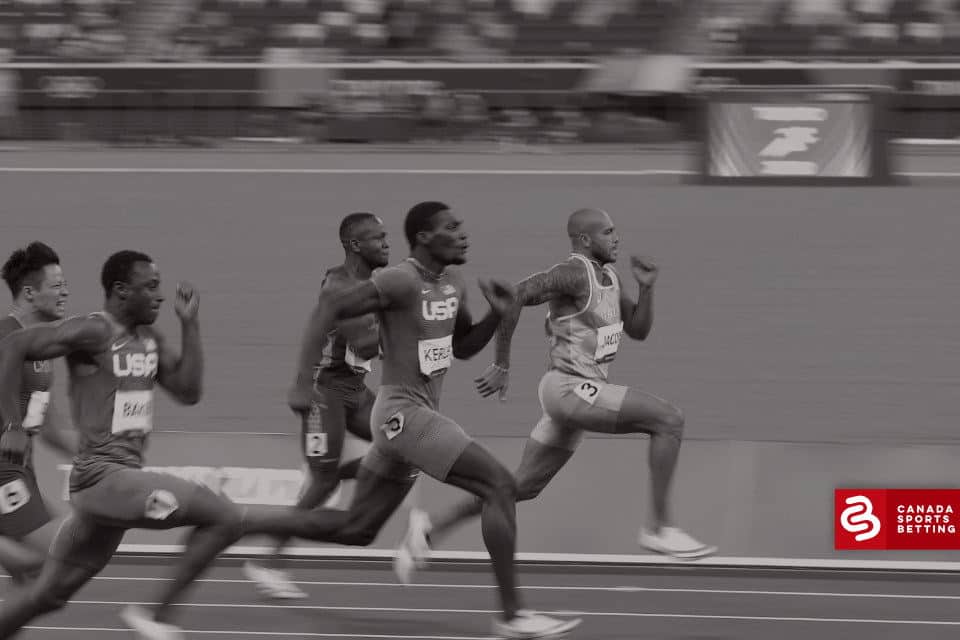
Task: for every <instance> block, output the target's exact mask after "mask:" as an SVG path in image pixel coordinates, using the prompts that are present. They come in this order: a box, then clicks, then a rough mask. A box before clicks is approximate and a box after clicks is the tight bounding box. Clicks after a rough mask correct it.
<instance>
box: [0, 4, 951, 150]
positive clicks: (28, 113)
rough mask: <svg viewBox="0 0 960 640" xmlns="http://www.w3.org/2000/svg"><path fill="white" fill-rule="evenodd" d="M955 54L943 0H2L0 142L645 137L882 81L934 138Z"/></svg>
mask: <svg viewBox="0 0 960 640" xmlns="http://www.w3.org/2000/svg"><path fill="white" fill-rule="evenodd" d="M958 54H960V0H151V1H149V2H147V1H145V0H140V1H133V0H0V68H2V71H0V139H6V140H16V139H20V140H61V141H71V140H73V141H77V140H94V141H98V142H104V143H113V144H120V143H127V144H169V143H174V144H183V145H212V144H222V143H224V142H227V141H234V142H237V141H241V142H242V141H248V142H249V141H272V142H274V143H282V144H288V143H291V142H293V143H298V144H304V143H323V142H330V141H334V142H337V141H353V142H371V141H381V142H409V141H417V140H426V141H440V140H454V141H464V140H497V141H511V142H518V143H522V144H537V143H541V144H546V143H550V144H563V143H575V142H638V143H656V142H664V141H670V140H678V139H688V138H690V137H692V136H694V135H695V126H694V123H695V117H694V110H693V109H692V108H691V104H690V97H691V92H693V91H694V90H696V89H697V88H698V87H701V86H703V84H704V82H707V81H710V82H713V83H714V84H715V83H716V82H722V83H726V84H730V83H733V84H746V83H750V84H783V83H790V84H804V83H808V82H812V81H816V82H819V83H824V82H826V83H830V84H836V83H845V82H857V83H864V82H869V83H873V84H885V85H890V86H894V87H896V88H897V89H899V93H898V97H899V98H900V99H901V101H902V103H901V104H898V105H896V106H897V108H898V109H899V111H900V115H901V116H902V117H901V118H899V119H897V120H896V122H895V124H894V125H893V126H894V127H895V128H896V135H897V136H901V137H903V136H906V137H912V136H921V137H925V138H937V139H944V138H952V137H954V136H955V135H956V134H957V131H956V125H955V122H954V116H953V115H952V114H951V113H949V111H950V110H952V108H953V106H954V104H953V101H955V99H956V94H958V93H960V89H958V87H960V81H956V82H954V81H952V80H951V78H952V77H953V75H955V69H954V68H953V67H952V65H951V60H955V59H956V57H957V55H958ZM838 62H843V63H846V64H840V65H838V64H837V63H838ZM64 64H67V65H69V66H63V65H64ZM224 65H226V66H224ZM465 65H467V66H465ZM850 65H852V66H850ZM904 65H909V66H907V67H905V66H904ZM904 69H906V71H905V70H904ZM765 70H766V71H765ZM758 71H759V73H760V74H761V75H757V74H758ZM917 110H921V111H928V112H929V111H934V112H935V113H923V114H918V113H917ZM360 119H362V120H363V125H362V126H358V120H360Z"/></svg>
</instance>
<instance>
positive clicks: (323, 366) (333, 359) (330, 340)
mask: <svg viewBox="0 0 960 640" xmlns="http://www.w3.org/2000/svg"><path fill="white" fill-rule="evenodd" d="M329 275H330V271H327V272H326V273H325V274H324V276H323V281H324V283H325V282H326V280H327V277H328V276H329ZM321 286H323V285H322V284H321ZM363 319H364V320H365V321H367V323H368V326H367V329H368V331H369V332H370V334H371V335H372V336H374V337H376V335H377V334H379V332H380V324H379V322H378V321H377V316H376V314H373V313H370V314H367V315H365V316H363ZM372 363H373V361H372V360H363V359H362V358H360V356H358V355H357V354H356V353H355V352H354V350H353V349H352V348H351V347H350V345H349V344H347V341H346V339H345V338H344V337H343V336H342V335H341V334H340V332H339V331H337V330H336V329H334V330H333V331H331V332H330V333H329V334H327V343H326V344H325V345H324V347H323V355H322V356H321V358H320V362H319V363H318V364H317V366H316V368H315V370H314V378H316V376H317V375H318V374H319V373H320V372H321V371H325V372H328V373H331V374H333V375H335V376H336V377H340V376H344V377H359V378H360V379H361V380H362V378H363V377H364V376H365V375H366V374H368V373H370V371H372V370H373V365H372Z"/></svg>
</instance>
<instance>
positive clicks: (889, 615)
mask: <svg viewBox="0 0 960 640" xmlns="http://www.w3.org/2000/svg"><path fill="white" fill-rule="evenodd" d="M290 568H291V570H292V571H293V572H294V575H295V577H296V578H297V579H298V580H299V581H300V583H301V585H302V586H304V588H305V589H306V591H307V592H308V593H309V598H307V599H306V600H303V601H293V602H287V603H273V602H266V601H263V600H261V599H260V598H258V596H257V595H256V594H255V592H254V589H253V587H252V585H251V584H250V583H248V582H247V581H246V580H244V578H243V576H242V574H241V571H240V568H239V564H238V562H237V561H235V560H232V559H226V560H223V561H222V562H220V563H219V564H218V565H217V567H216V568H214V569H213V570H211V571H210V572H209V573H208V574H207V576H206V577H205V579H204V580H203V581H202V582H200V583H199V584H198V585H197V586H196V587H195V589H194V590H193V591H192V592H191V593H190V594H189V598H188V602H187V603H186V604H184V606H183V607H182V609H181V610H180V617H179V620H178V622H179V623H180V624H182V625H183V627H184V629H185V630H186V631H187V633H188V637H192V638H201V637H202V638H214V639H216V638H256V639H264V640H266V639H269V638H356V639H363V638H384V639H387V638H391V639H396V640H422V639H434V640H446V639H449V640H468V639H472V638H477V639H480V638H483V639H487V638H492V637H493V635H492V633H491V631H490V620H491V617H492V616H493V615H494V608H495V595H496V594H495V591H494V589H493V588H492V586H491V575H490V572H489V570H488V568H487V567H486V566H484V565H483V564H463V563H456V564H454V563H444V564H439V565H436V566H435V567H434V568H432V569H431V570H429V571H427V572H424V573H422V574H420V577H419V584H417V585H415V586H408V587H404V586H401V585H398V584H397V583H396V581H395V579H394V576H393V573H392V572H391V570H390V566H389V564H388V563H385V562H381V561H369V562H356V561H292V562H291V564H290ZM167 571H168V569H167V566H166V564H165V563H164V562H158V561H157V560H156V559H146V558H126V559H122V560H119V561H117V562H115V563H114V564H112V565H111V566H110V567H108V568H107V570H106V571H104V573H103V574H102V576H100V577H99V578H97V579H96V580H94V581H93V582H92V583H91V584H90V585H88V586H87V587H86V588H85V589H83V590H82V591H81V592H80V593H79V594H78V595H77V597H76V598H75V600H74V602H72V603H71V604H70V605H68V606H67V607H66V608H65V609H64V610H63V611H61V612H59V613H56V614H54V615H50V616H46V617H44V618H42V619H39V620H36V621H34V623H33V625H32V626H31V627H30V628H29V630H27V631H26V632H25V633H23V634H22V638H23V639H24V640H51V639H54V638H66V637H70V638H73V639H77V638H79V639H81V640H93V639H95V638H127V637H130V638H132V637H134V636H133V634H132V632H130V631H127V630H125V629H123V625H122V623H121V622H120V620H119V618H118V616H117V613H118V611H119V609H120V608H121V607H122V606H123V605H124V604H125V603H128V602H140V603H149V602H151V601H153V599H154V598H155V596H156V593H157V590H158V589H159V587H160V586H161V580H163V577H164V576H165V575H166V574H167ZM520 580H521V584H522V585H523V587H524V598H525V600H526V602H525V604H526V605H527V606H529V607H531V608H535V609H538V610H542V611H552V612H556V613H557V614H558V615H576V616H580V617H582V618H583V624H582V625H581V626H580V627H579V628H578V629H577V630H575V631H574V632H573V633H571V634H569V635H568V636H567V637H568V638H571V639H583V640H587V639H589V640H614V639H617V640H635V639H638V638H669V639H687V640H689V639H692V638H696V639H698V640H702V639H705V638H710V639H715V640H721V639H724V640H726V639H736V640H752V639H754V638H756V639H758V640H759V639H760V638H764V639H767V638H769V637H770V636H771V634H775V635H776V636H777V640H793V639H797V640H799V639H801V638H802V639H804V640H807V639H808V638H809V637H810V636H812V635H814V636H816V637H817V638H818V640H827V639H830V638H837V639H841V638H851V637H856V636H855V634H856V635H859V636H861V637H868V636H869V637H870V638H871V640H881V639H886V638H889V639H890V640H894V639H896V640H901V639H902V638H905V637H909V638H910V640H928V639H929V640H933V639H937V638H947V637H954V636H956V634H958V633H960V610H958V609H960V607H958V604H960V585H958V584H957V580H956V577H954V576H950V575H944V574H920V573H902V572H901V573H884V572H841V571H831V572H812V571H799V570H797V571H783V570H778V571H771V570H749V569H747V570H745V569H742V568H738V569H723V568H697V567H696V566H691V565H678V566H676V567H669V566H668V567H663V566H661V567H591V566H562V567H558V566H552V567H548V566H524V567H521V579H520Z"/></svg>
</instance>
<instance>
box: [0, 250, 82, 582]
mask: <svg viewBox="0 0 960 640" xmlns="http://www.w3.org/2000/svg"><path fill="white" fill-rule="evenodd" d="M0 273H2V277H3V280H4V282H6V283H7V287H9V289H10V294H11V295H12V296H13V306H12V308H11V310H10V313H9V315H7V316H6V317H4V318H0V339H2V338H4V337H5V336H7V335H9V334H10V333H12V332H14V331H17V330H18V329H22V328H23V327H28V326H33V325H35V324H39V323H43V322H55V321H57V320H61V319H63V317H64V315H65V313H66V302H67V296H68V295H69V292H68V291H67V283H66V281H65V280H64V278H63V269H62V268H61V266H60V257H59V256H58V255H57V253H56V251H54V250H53V249H52V248H51V247H49V246H47V245H46V244H44V243H42V242H31V243H30V244H29V245H27V246H26V247H24V248H21V249H17V250H16V251H14V252H13V253H12V254H11V255H10V257H9V258H7V261H6V262H5V263H4V265H3V268H2V270H0ZM52 386H53V362H52V361H50V360H40V361H31V362H25V363H24V364H23V386H22V387H21V389H20V419H21V420H22V421H23V427H24V429H25V430H26V432H27V435H28V436H29V438H28V440H27V446H26V451H25V452H24V457H23V464H22V465H20V464H14V463H12V462H6V461H4V462H0V565H2V566H3V568H4V569H6V570H7V571H8V572H9V573H10V575H11V577H12V578H13V579H14V580H15V581H16V582H22V581H24V580H25V579H26V578H27V577H28V576H30V575H31V574H33V573H35V572H36V571H38V570H39V569H40V567H41V565H42V564H43V561H44V559H45V558H46V556H47V550H48V549H49V548H50V542H51V541H52V540H53V534H54V533H55V532H56V529H57V527H58V526H59V522H60V520H61V519H62V518H59V517H56V518H55V517H54V514H51V512H50V508H49V507H48V506H47V504H46V502H45V501H44V499H43V496H42V495H41V494H40V489H39V487H38V486H37V477H36V471H35V469H34V464H33V442H34V436H36V435H37V434H39V436H40V438H42V439H43V441H44V442H46V443H47V444H48V445H49V446H50V447H51V448H52V449H54V450H55V451H57V452H59V453H61V454H63V455H64V456H66V457H68V458H69V457H71V456H73V454H74V453H76V442H75V439H74V438H71V436H72V435H73V434H72V433H69V432H68V431H67V430H66V429H65V428H64V422H65V421H64V420H63V416H61V415H60V414H59V412H57V411H56V410H55V405H54V403H53V402H51V398H50V390H51V388H52Z"/></svg>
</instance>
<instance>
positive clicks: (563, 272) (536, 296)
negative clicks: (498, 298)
mask: <svg viewBox="0 0 960 640" xmlns="http://www.w3.org/2000/svg"><path fill="white" fill-rule="evenodd" d="M589 287H590V280H589V276H588V275H587V272H586V270H585V269H583V268H582V267H581V265H579V264H571V263H561V264H558V265H557V266H555V267H553V268H552V269H550V270H548V271H541V272H540V273H535V274H533V275H532V276H529V277H527V278H524V279H523V280H521V281H520V282H519V283H518V284H517V299H518V300H520V301H521V302H522V303H523V306H525V307H535V306H537V305H541V304H543V303H544V302H548V301H550V300H553V299H555V298H562V297H570V298H576V297H577V296H578V295H581V294H583V293H584V292H585V291H589Z"/></svg>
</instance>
